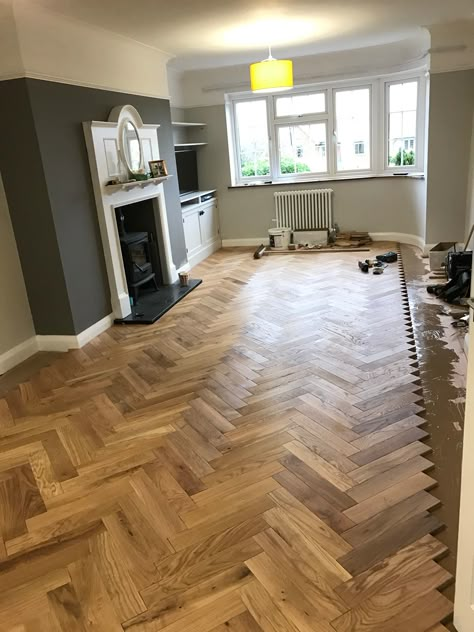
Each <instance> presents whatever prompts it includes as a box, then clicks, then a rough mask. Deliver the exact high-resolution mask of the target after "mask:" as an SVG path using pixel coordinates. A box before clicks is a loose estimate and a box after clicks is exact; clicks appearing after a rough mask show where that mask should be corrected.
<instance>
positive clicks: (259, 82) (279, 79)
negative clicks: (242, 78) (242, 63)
mask: <svg viewBox="0 0 474 632" xmlns="http://www.w3.org/2000/svg"><path fill="white" fill-rule="evenodd" d="M250 86H251V88H252V90H253V92H265V91H270V90H288V89H289V88H292V87H293V62H292V61H291V60H289V59H271V58H270V59H265V60H264V61H260V62H258V63H256V64H251V65H250Z"/></svg>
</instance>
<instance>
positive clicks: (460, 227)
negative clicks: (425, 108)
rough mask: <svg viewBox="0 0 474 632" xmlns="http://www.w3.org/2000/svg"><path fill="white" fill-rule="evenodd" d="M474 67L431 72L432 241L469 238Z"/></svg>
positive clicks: (429, 200) (429, 194) (429, 227)
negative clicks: (466, 235)
mask: <svg viewBox="0 0 474 632" xmlns="http://www.w3.org/2000/svg"><path fill="white" fill-rule="evenodd" d="M473 113H474V70H465V71H458V72H444V73H440V74H433V75H432V76H431V86H430V120H429V139H428V169H427V175H428V186H427V222H426V242H427V243H428V244H434V243H437V242H439V241H450V240H456V241H460V242H462V241H464V238H465V223H466V219H465V218H466V214H467V210H468V193H469V162H470V148H471V136H472V121H473Z"/></svg>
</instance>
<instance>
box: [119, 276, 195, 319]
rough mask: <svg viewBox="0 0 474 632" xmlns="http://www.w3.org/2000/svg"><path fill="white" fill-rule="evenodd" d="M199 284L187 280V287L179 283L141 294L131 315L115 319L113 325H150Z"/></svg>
mask: <svg viewBox="0 0 474 632" xmlns="http://www.w3.org/2000/svg"><path fill="white" fill-rule="evenodd" d="M201 283H202V280H201V279H189V285H188V286H187V287H181V286H180V284H179V282H176V283H173V284H172V285H162V286H160V289H159V291H158V292H156V291H154V290H153V291H150V292H143V293H141V294H140V298H139V301H138V303H137V304H136V305H135V306H134V307H132V313H131V314H130V315H129V316H127V317H126V318H116V319H115V323H117V324H122V325H151V324H152V323H154V322H156V321H157V320H158V319H159V318H161V317H162V316H163V314H166V312H167V311H168V310H169V309H171V308H172V307H173V305H176V303H179V301H180V300H181V299H182V298H184V297H185V296H186V295H187V294H189V293H190V292H192V291H193V290H194V288H196V287H197V286H198V285H200V284H201Z"/></svg>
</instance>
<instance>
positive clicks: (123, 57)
mask: <svg viewBox="0 0 474 632" xmlns="http://www.w3.org/2000/svg"><path fill="white" fill-rule="evenodd" d="M0 1H2V2H4V0H0ZM3 7H4V8H3V9H0V29H1V28H2V25H3V31H2V30H0V36H1V35H3V36H4V37H7V38H8V40H3V38H2V37H0V53H1V52H2V49H3V46H4V43H3V42H4V41H8V44H7V45H8V46H9V47H10V45H11V43H12V42H13V43H15V41H17V42H18V46H17V47H16V48H15V47H14V46H13V47H12V50H13V60H11V59H10V58H9V55H10V48H8V53H9V54H8V55H7V54H5V55H1V54H0V80H1V79H6V78H11V77H12V76H18V77H24V76H27V77H33V78H38V79H45V80H50V81H59V82H63V83H71V84H77V85H84V86H90V87H94V88H104V89H107V90H116V91H120V92H127V93H132V94H141V95H145V96H152V97H161V98H168V96H169V90H168V76H167V69H166V64H167V62H168V61H169V59H170V57H171V56H170V55H169V54H168V53H165V52H163V51H159V50H157V49H156V48H152V47H150V46H146V45H144V44H140V43H139V42H136V41H134V40H131V39H129V38H126V37H123V36H121V35H117V34H115V33H112V32H110V31H106V30H104V29H102V28H99V27H96V26H92V25H90V24H86V23H85V22H81V21H79V20H76V19H74V18H69V17H65V16H63V15H60V14H58V13H55V12H52V11H49V10H46V9H44V8H42V7H39V6H38V5H37V4H33V3H31V2H26V1H24V0H16V1H15V2H14V3H13V14H12V13H11V6H10V5H9V4H8V3H7V4H6V5H3ZM2 14H3V16H4V19H3V20H2V19H1V18H2ZM12 15H13V17H14V20H13V19H12ZM15 29H16V33H15ZM2 40H3V41H2ZM18 54H19V56H20V59H21V64H20V66H21V67H20V68H19V67H18V66H19V63H18V61H19V59H18Z"/></svg>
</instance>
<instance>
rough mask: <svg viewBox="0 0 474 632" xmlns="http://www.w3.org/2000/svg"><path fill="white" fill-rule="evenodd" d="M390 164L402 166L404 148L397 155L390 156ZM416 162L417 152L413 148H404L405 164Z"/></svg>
mask: <svg viewBox="0 0 474 632" xmlns="http://www.w3.org/2000/svg"><path fill="white" fill-rule="evenodd" d="M388 164H389V165H392V166H393V167H401V166H402V150H401V149H399V150H398V152H397V153H396V154H395V156H390V158H389V159H388ZM414 164H415V152H414V151H413V149H411V150H410V151H406V150H405V149H404V150H403V166H405V165H407V166H408V165H414Z"/></svg>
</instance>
